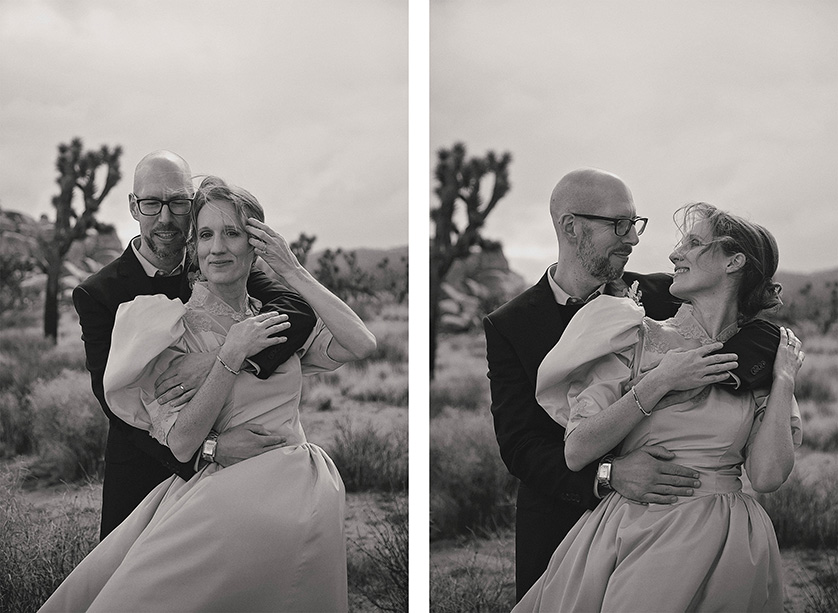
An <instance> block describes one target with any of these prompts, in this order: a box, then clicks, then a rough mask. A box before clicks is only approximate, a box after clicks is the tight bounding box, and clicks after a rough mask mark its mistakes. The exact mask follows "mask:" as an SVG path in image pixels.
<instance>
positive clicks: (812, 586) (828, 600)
mask: <svg viewBox="0 0 838 613" xmlns="http://www.w3.org/2000/svg"><path fill="white" fill-rule="evenodd" d="M826 560H827V564H826V567H825V568H823V569H822V570H820V571H818V572H816V573H815V575H814V577H812V578H811V581H810V582H808V584H807V586H806V590H805V591H806V600H807V606H806V613H835V611H838V555H836V554H835V552H829V553H828V554H827V558H826Z"/></svg>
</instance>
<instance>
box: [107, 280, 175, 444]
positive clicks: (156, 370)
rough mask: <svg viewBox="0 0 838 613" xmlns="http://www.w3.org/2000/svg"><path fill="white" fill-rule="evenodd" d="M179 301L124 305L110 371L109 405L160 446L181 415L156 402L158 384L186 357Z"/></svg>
mask: <svg viewBox="0 0 838 613" xmlns="http://www.w3.org/2000/svg"><path fill="white" fill-rule="evenodd" d="M185 313H186V308H185V307H184V305H183V303H182V302H181V301H180V300H177V299H175V300H170V299H169V298H167V297H166V296H164V295H162V294H157V295H154V296H137V297H136V298H135V299H134V300H132V301H130V302H125V303H123V304H121V305H119V309H118V310H117V312H116V321H115V322H114V327H113V334H112V337H111V351H110V355H109V356H108V364H107V366H106V367H105V378H104V387H105V399H106V400H107V402H108V405H109V406H110V407H111V410H112V411H113V412H114V414H115V415H116V416H117V417H119V418H120V419H121V420H123V421H124V422H126V423H127V424H129V425H131V426H134V427H135V428H141V429H143V430H146V431H148V432H149V433H150V434H151V435H152V436H153V437H154V438H155V439H157V440H158V441H160V442H161V443H164V444H165V443H166V436H167V434H168V432H169V430H171V428H172V426H173V425H174V423H175V421H176V420H177V411H178V410H177V409H172V408H171V407H168V406H161V405H160V404H159V403H158V402H157V401H156V400H155V399H154V382H155V381H156V379H157V377H158V376H159V375H160V374H161V373H162V372H163V371H164V370H166V368H167V367H168V365H169V364H170V363H171V361H172V360H173V359H174V358H175V357H177V356H179V355H182V354H183V353H185V348H184V347H183V344H182V337H183V333H184V326H183V315H184V314H185Z"/></svg>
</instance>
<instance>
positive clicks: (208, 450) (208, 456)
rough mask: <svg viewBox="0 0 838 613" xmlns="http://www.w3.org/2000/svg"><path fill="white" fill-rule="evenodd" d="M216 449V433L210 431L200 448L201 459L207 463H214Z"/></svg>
mask: <svg viewBox="0 0 838 613" xmlns="http://www.w3.org/2000/svg"><path fill="white" fill-rule="evenodd" d="M216 447H218V432H216V431H215V430H210V433H209V434H208V435H207V438H206V440H205V441H204V445H203V447H201V459H202V460H205V461H207V462H215V449H216Z"/></svg>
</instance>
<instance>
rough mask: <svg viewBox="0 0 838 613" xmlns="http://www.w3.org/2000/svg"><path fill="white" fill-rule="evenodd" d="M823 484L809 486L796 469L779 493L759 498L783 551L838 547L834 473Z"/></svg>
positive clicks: (837, 492) (837, 490)
mask: <svg viewBox="0 0 838 613" xmlns="http://www.w3.org/2000/svg"><path fill="white" fill-rule="evenodd" d="M821 477H822V479H823V483H821V484H820V485H818V484H817V483H809V482H808V481H807V480H806V479H803V478H801V477H800V476H799V472H798V470H797V469H795V470H794V471H792V474H791V476H790V477H789V479H788V480H787V481H786V482H785V483H784V484H783V486H782V487H781V488H780V489H778V490H777V491H776V492H772V493H770V494H759V495H758V496H757V498H758V500H759V502H760V504H761V505H762V506H763V508H765V510H766V511H767V512H768V515H769V517H771V522H772V523H773V524H774V530H775V531H776V533H777V542H778V543H779V545H780V547H782V548H786V547H809V548H833V549H834V548H835V547H838V478H836V477H835V476H834V475H833V474H832V473H831V471H830V472H826V471H824V473H823V474H822V475H821Z"/></svg>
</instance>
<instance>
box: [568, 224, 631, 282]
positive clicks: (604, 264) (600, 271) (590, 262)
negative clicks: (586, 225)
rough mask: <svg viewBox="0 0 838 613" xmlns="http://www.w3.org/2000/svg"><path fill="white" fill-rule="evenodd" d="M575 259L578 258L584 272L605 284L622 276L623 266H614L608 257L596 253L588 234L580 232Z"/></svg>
mask: <svg viewBox="0 0 838 613" xmlns="http://www.w3.org/2000/svg"><path fill="white" fill-rule="evenodd" d="M576 257H578V258H579V261H580V262H581V263H582V268H584V269H585V272H587V273H588V274H589V275H591V276H592V277H593V278H594V279H598V280H600V281H602V282H605V281H613V280H614V279H619V278H620V277H622V276H623V266H619V267H618V266H614V264H612V263H611V260H610V259H609V258H608V256H603V255H600V254H599V253H597V252H596V249H594V245H593V241H592V240H591V233H590V232H585V231H583V232H582V236H581V238H580V240H579V249H578V251H577V252H576Z"/></svg>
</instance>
